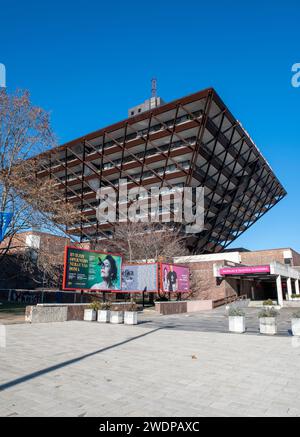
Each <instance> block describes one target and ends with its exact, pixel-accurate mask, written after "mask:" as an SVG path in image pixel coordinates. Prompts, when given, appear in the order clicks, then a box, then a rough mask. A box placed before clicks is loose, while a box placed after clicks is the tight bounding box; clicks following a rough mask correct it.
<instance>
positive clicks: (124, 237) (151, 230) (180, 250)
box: [107, 222, 187, 262]
mask: <svg viewBox="0 0 300 437" xmlns="http://www.w3.org/2000/svg"><path fill="white" fill-rule="evenodd" d="M107 249H108V250H110V251H116V252H120V253H122V254H123V256H124V258H125V259H126V260H127V261H128V262H132V261H137V260H143V261H145V262H147V261H150V260H153V261H165V262H170V261H172V260H173V258H174V257H175V256H182V255H185V254H187V249H186V247H185V237H184V235H182V233H181V232H180V229H179V228H175V227H169V226H167V225H163V224H160V223H142V222H126V223H121V222H120V223H118V224H116V225H115V227H114V231H113V234H112V239H111V240H109V242H108V243H107Z"/></svg>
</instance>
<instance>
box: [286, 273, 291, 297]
mask: <svg viewBox="0 0 300 437" xmlns="http://www.w3.org/2000/svg"><path fill="white" fill-rule="evenodd" d="M286 284H287V292H288V296H289V300H291V298H292V278H287V280H286Z"/></svg>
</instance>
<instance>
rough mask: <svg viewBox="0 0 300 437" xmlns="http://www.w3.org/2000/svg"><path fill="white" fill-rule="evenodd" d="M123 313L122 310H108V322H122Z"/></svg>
mask: <svg viewBox="0 0 300 437" xmlns="http://www.w3.org/2000/svg"><path fill="white" fill-rule="evenodd" d="M123 322H124V313H123V311H111V312H110V323H123Z"/></svg>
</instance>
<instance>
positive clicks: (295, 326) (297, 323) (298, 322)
mask: <svg viewBox="0 0 300 437" xmlns="http://www.w3.org/2000/svg"><path fill="white" fill-rule="evenodd" d="M292 333H293V335H296V336H297V337H298V336H300V319H299V318H297V319H296V318H295V319H292Z"/></svg>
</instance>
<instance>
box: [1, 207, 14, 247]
mask: <svg viewBox="0 0 300 437" xmlns="http://www.w3.org/2000/svg"><path fill="white" fill-rule="evenodd" d="M12 217H13V214H12V213H11V212H0V242H1V241H2V240H3V239H4V236H5V232H6V230H7V228H8V226H9V224H10V222H11V219H12Z"/></svg>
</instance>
